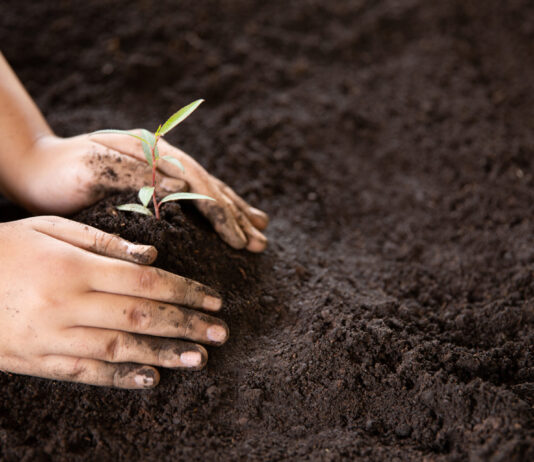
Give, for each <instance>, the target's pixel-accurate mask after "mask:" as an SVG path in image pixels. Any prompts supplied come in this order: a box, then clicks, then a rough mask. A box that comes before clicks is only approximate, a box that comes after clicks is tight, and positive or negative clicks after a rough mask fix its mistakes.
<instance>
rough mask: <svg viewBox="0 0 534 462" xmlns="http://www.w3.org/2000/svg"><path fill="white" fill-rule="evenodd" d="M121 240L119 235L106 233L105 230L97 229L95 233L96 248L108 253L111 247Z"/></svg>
mask: <svg viewBox="0 0 534 462" xmlns="http://www.w3.org/2000/svg"><path fill="white" fill-rule="evenodd" d="M118 241H119V238H118V237H117V236H114V235H113V234H108V233H105V232H104V231H96V232H95V235H94V245H93V247H94V250H98V251H99V252H103V253H106V252H107V251H108V250H109V249H110V248H112V247H113V246H114V245H116V244H117V243H118Z"/></svg>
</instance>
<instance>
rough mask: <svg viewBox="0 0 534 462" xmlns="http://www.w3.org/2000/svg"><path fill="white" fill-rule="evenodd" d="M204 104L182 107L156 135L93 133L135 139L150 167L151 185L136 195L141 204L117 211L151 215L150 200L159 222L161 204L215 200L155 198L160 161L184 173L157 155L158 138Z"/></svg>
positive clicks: (171, 159)
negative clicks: (138, 142)
mask: <svg viewBox="0 0 534 462" xmlns="http://www.w3.org/2000/svg"><path fill="white" fill-rule="evenodd" d="M203 102H204V100H203V99H197V100H196V101H193V102H192V103H191V104H188V105H187V106H184V107H183V108H182V109H180V110H179V111H178V112H175V113H174V114H173V115H172V116H170V117H169V118H168V119H167V121H166V122H165V123H164V124H163V125H160V126H159V127H158V129H157V130H156V133H151V132H149V131H148V130H145V129H143V130H141V136H138V135H135V134H134V133H131V132H129V131H126V130H98V131H96V132H94V133H108V134H109V133H111V134H116V135H128V136H132V137H134V138H137V139H138V140H140V141H141V145H142V146H143V153H144V154H145V159H146V161H147V163H148V165H149V166H150V167H152V185H151V186H143V187H142V188H141V189H140V190H139V193H138V194H137V195H138V197H139V200H140V201H141V204H142V205H141V204H123V205H119V206H117V209H119V210H125V211H128V212H136V213H142V214H143V215H152V212H151V211H150V209H149V208H148V205H149V204H150V200H152V205H153V206H154V213H155V215H156V218H157V219H158V220H159V218H160V213H159V209H160V207H161V205H162V204H164V203H165V202H170V201H179V200H184V199H205V200H211V201H213V200H215V199H213V198H212V197H209V196H205V195H203V194H195V193H184V192H176V193H172V194H169V195H168V196H165V197H164V198H163V199H161V200H160V201H159V202H158V199H157V198H156V186H157V184H156V170H157V166H158V162H159V161H160V160H162V159H163V160H165V161H167V162H170V163H171V164H173V165H176V166H177V167H178V168H179V169H180V170H182V172H184V171H185V170H184V166H183V165H182V163H181V162H180V161H179V160H178V159H176V158H175V157H172V156H161V157H160V155H159V150H158V141H159V140H160V138H162V137H163V136H164V135H166V134H167V133H169V132H170V131H171V130H172V129H173V128H175V127H176V126H177V125H178V124H180V123H181V122H183V121H184V120H185V119H187V117H189V116H190V115H191V114H192V113H193V111H194V110H195V109H196V108H197V107H198V106H200V104H202V103H203Z"/></svg>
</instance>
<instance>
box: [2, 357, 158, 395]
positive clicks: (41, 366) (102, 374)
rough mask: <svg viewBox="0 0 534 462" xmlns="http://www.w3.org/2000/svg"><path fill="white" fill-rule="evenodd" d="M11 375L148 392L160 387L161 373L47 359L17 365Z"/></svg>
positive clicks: (87, 361) (131, 366)
mask: <svg viewBox="0 0 534 462" xmlns="http://www.w3.org/2000/svg"><path fill="white" fill-rule="evenodd" d="M10 371H12V372H15V373H17V374H25V375H33V376H36V377H42V378H46V379H52V380H63V381H66V382H77V383H85V384H87V385H99V386H106V387H116V388H127V389H146V388H153V387H155V386H156V385H157V384H158V383H159V372H158V371H157V370H156V369H154V368H153V367H150V366H143V365H140V364H128V363H125V364H111V363H108V362H104V361H98V360H94V359H87V358H76V357H73V356H63V355H47V356H43V357H41V358H39V360H38V361H36V362H32V363H29V362H20V361H19V362H18V364H17V366H16V367H11V368H10Z"/></svg>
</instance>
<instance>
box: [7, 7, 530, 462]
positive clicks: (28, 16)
mask: <svg viewBox="0 0 534 462" xmlns="http://www.w3.org/2000/svg"><path fill="white" fill-rule="evenodd" d="M0 43H1V46H2V51H3V52H4V53H5V55H6V56H7V58H8V59H9V60H10V61H11V63H12V64H13V66H14V68H15V69H16V71H17V72H18V73H19V75H20V77H21V79H22V80H23V82H24V83H25V84H26V85H27V86H28V88H29V90H30V91H31V93H32V95H33V96H34V97H35V98H36V100H37V102H38V104H39V106H40V107H41V108H42V109H43V111H44V112H45V114H46V116H47V118H48V120H49V121H50V123H51V124H52V126H53V127H54V129H55V130H56V132H57V133H58V134H60V135H63V136H67V135H75V134H78V133H82V132H88V131H91V130H94V129H97V128H105V127H117V128H131V127H136V126H146V127H148V128H155V127H156V126H157V123H159V122H160V121H161V119H162V118H163V117H165V116H166V115H168V114H170V113H172V111H173V110H175V109H176V108H178V107H181V106H182V105H183V104H186V103H188V102H190V101H192V100H193V99H195V98H197V97H204V98H206V100H207V102H206V103H205V104H204V105H203V106H202V107H201V108H200V109H199V110H198V111H197V112H196V113H195V115H194V116H193V117H192V119H191V120H189V121H188V122H186V123H184V124H183V125H182V126H181V127H180V128H179V129H178V130H176V132H174V133H173V134H172V136H170V137H169V139H170V141H172V142H174V143H176V144H177V145H179V146H180V147H182V148H183V149H184V150H185V151H187V152H189V153H191V154H192V155H194V156H195V157H196V158H197V159H198V160H199V161H200V162H201V163H202V164H203V165H204V166H205V167H206V168H207V169H208V170H209V171H210V172H211V173H213V174H214V175H216V176H218V177H220V178H221V179H223V180H224V181H226V182H228V183H229V184H231V185H233V186H235V187H236V189H237V191H238V192H239V193H240V194H242V195H243V196H244V197H245V198H246V199H247V200H249V201H250V202H251V203H253V204H254V205H256V206H258V207H261V208H263V209H265V210H266V211H268V212H269V213H270V215H271V217H272V222H271V225H270V228H269V231H268V236H269V238H270V247H269V249H268V251H267V252H266V253H265V254H264V255H260V256H255V255H250V254H248V253H245V252H238V251H233V250H231V249H230V248H228V247H227V246H225V245H224V244H223V243H222V242H221V241H220V240H219V239H218V238H217V237H216V236H215V234H214V233H213V231H212V230H211V229H210V227H209V226H208V224H207V222H206V221H205V220H204V219H203V218H202V217H201V216H200V215H199V214H198V213H197V212H196V211H195V210H194V209H193V208H192V207H191V206H190V205H184V206H183V210H184V212H185V217H184V215H183V214H182V212H181V206H180V205H176V204H169V205H165V206H164V220H162V221H160V222H156V221H155V220H154V219H152V218H146V217H142V216H134V215H131V214H125V213H116V211H115V210H114V209H113V206H112V204H114V203H115V204H117V203H121V202H124V201H127V200H131V199H133V197H134V196H133V195H129V196H127V197H126V196H120V197H115V198H111V199H109V200H108V201H105V202H102V203H100V204H98V205H96V206H95V207H94V208H92V209H90V210H87V211H84V212H82V213H81V214H79V215H78V216H77V217H76V218H77V219H79V220H81V221H83V222H85V223H90V224H92V225H95V226H98V227H100V228H102V229H104V230H106V231H110V232H114V233H119V234H120V235H122V236H124V237H126V238H128V239H131V240H134V241H137V242H142V243H146V244H154V245H155V246H156V247H157V248H158V250H159V258H158V260H157V264H158V266H160V267H162V268H164V269H167V270H171V271H174V272H176V273H178V274H181V275H184V276H188V277H191V278H194V279H196V280H198V281H200V282H203V283H206V284H209V285H211V286H212V287H213V288H215V289H217V290H219V291H220V292H221V293H222V294H223V295H224V299H225V305H224V309H223V312H222V314H221V317H222V318H223V319H225V321H226V322H227V323H228V325H229V327H230V331H231V339H230V340H229V342H228V343H227V344H226V345H225V346H223V347H221V348H218V349H217V348H210V349H209V353H210V359H209V362H208V365H207V367H206V369H205V370H204V371H202V372H182V371H171V370H162V379H161V384H160V385H159V386H158V387H157V388H156V389H154V390H151V391H140V392H131V391H120V390H111V389H104V388H94V387H89V386H83V385H72V384H67V383H57V382H53V381H48V380H41V379H37V378H29V377H22V376H14V375H10V374H1V375H0V387H1V390H2V391H1V393H0V459H2V460H5V461H21V460H22V461H40V460H43V461H46V460H54V461H73V460H144V461H151V460H154V461H160V460H202V461H206V460H325V461H338V460H376V461H384V460H398V461H420V460H426V461H460V460H472V461H507V462H508V461H529V460H534V418H533V417H534V411H533V406H534V346H533V345H534V176H533V173H534V165H533V162H534V161H533V159H534V91H533V90H534V88H533V87H534V60H533V59H532V57H533V56H534V5H533V4H532V2H530V1H528V0H510V1H506V2H503V1H501V0H488V1H475V0H450V1H440V2H429V1H425V0H402V1H398V0H377V1H367V0H354V1H342V0H339V1H317V0H316V1H313V0H308V1H296V2H285V1H278V0H275V1H269V2H265V1H259V0H258V1H249V0H247V1H245V0H242V1H238V0H235V1H234V0H232V1H225V2H216V1H202V2H195V1H190V0H189V1H182V2H179V3H177V2H174V1H170V0H169V1H158V2H155V1H149V0H140V1H133V2H132V1H129V2H127V1H123V0H120V1H115V2H104V1H91V2H71V1H67V0H64V1H57V2H45V1H39V2H31V5H30V4H28V3H27V2H20V1H14V0H3V1H2V2H1V3H0ZM4 209H5V208H4ZM4 209H3V210H4ZM10 210H11V211H12V209H10ZM6 213H7V212H6ZM13 216H14V215H13V214H12V213H11V214H9V215H6V219H7V218H12V217H13Z"/></svg>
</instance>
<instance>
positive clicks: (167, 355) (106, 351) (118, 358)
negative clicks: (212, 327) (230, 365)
mask: <svg viewBox="0 0 534 462" xmlns="http://www.w3.org/2000/svg"><path fill="white" fill-rule="evenodd" d="M50 349H51V350H52V353H54V354H59V355H62V354H69V355H72V356H76V357H81V358H88V359H97V360H101V361H106V362H109V363H129V362H133V363H138V364H150V365H152V366H161V367H168V368H193V369H200V368H202V367H204V365H205V364H206V362H207V360H208V353H207V351H206V349H205V348H204V347H202V346H200V345H197V344H194V343H188V342H183V341H181V340H174V339H168V338H161V337H152V336H148V335H136V334H129V333H126V332H122V331H115V330H110V329H97V328H89V327H72V328H70V329H68V330H67V331H66V332H65V334H64V335H63V336H62V337H61V339H59V340H58V341H57V342H56V344H54V345H53V346H51V347H50Z"/></svg>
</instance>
